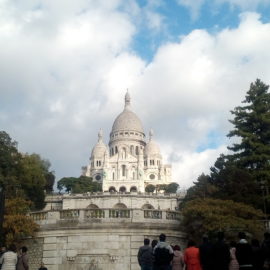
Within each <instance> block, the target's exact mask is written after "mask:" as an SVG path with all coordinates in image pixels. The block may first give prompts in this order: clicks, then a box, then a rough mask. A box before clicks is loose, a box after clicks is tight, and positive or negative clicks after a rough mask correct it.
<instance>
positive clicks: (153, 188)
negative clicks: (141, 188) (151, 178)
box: [145, 184, 156, 192]
mask: <svg viewBox="0 0 270 270" xmlns="http://www.w3.org/2000/svg"><path fill="white" fill-rule="evenodd" d="M155 189H156V187H155V186H154V185H152V184H149V185H147V186H146V187H145V192H154V191H155Z"/></svg>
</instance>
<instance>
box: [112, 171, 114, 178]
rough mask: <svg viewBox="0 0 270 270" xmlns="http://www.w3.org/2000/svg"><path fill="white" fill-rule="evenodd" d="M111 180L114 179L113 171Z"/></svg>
mask: <svg viewBox="0 0 270 270" xmlns="http://www.w3.org/2000/svg"><path fill="white" fill-rule="evenodd" d="M112 180H114V172H113V173H112Z"/></svg>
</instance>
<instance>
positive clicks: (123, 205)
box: [113, 203, 127, 209]
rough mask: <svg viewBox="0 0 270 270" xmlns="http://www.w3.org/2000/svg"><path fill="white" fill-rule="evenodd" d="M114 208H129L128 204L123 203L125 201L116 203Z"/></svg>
mask: <svg viewBox="0 0 270 270" xmlns="http://www.w3.org/2000/svg"><path fill="white" fill-rule="evenodd" d="M113 208H115V209H125V208H127V206H126V205H125V204H123V203H117V204H115V205H114V206H113Z"/></svg>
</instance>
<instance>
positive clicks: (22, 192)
mask: <svg viewBox="0 0 270 270" xmlns="http://www.w3.org/2000/svg"><path fill="white" fill-rule="evenodd" d="M49 167H50V163H49V161H47V160H44V159H42V158H41V157H40V156H39V155H37V154H31V155H30V154H21V153H19V152H18V150H17V142H15V141H13V140H12V139H11V138H10V136H9V135H8V134H7V133H6V132H5V131H0V186H1V188H2V189H3V192H2V193H1V198H2V199H3V198H4V197H5V198H6V200H5V215H4V222H3V233H2V235H1V236H2V238H3V239H1V241H5V242H6V244H10V243H11V242H19V241H20V239H21V238H23V237H26V236H31V235H33V234H34V232H35V231H36V230H37V228H38V226H37V224H35V223H34V221H33V220H32V219H31V218H30V217H29V216H27V213H28V211H29V210H30V208H31V209H41V208H43V206H44V199H45V194H44V191H45V190H47V191H51V190H52V187H53V184H54V173H53V172H52V171H50V170H49ZM3 202H4V199H3V200H2V205H1V219H2V214H3V211H2V210H3V209H2V208H3V206H4V203H3Z"/></svg>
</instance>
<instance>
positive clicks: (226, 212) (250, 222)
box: [182, 198, 263, 240]
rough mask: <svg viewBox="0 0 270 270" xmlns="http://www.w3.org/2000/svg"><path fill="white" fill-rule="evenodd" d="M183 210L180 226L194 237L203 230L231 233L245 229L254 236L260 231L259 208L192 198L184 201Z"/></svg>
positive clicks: (199, 237) (199, 234)
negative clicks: (185, 202)
mask: <svg viewBox="0 0 270 270" xmlns="http://www.w3.org/2000/svg"><path fill="white" fill-rule="evenodd" d="M182 213H183V221H182V226H183V227H184V229H185V231H186V232H187V234H188V235H189V236H190V237H193V238H194V239H196V240H200V239H201V237H202V235H203V234H205V233H208V234H210V235H213V234H214V233H216V232H218V231H226V232H227V234H231V235H236V233H237V232H239V231H245V232H247V233H250V234H252V235H253V237H259V236H260V233H261V232H262V231H263V223H262V222H261V221H260V220H261V219H262V217H263V213H262V212H261V211H260V210H256V209H255V208H253V207H252V206H249V205H245V204H243V203H236V202H233V201H231V200H219V199H212V198H206V199H195V200H192V201H189V202H187V204H186V206H185V208H184V209H183V212H182Z"/></svg>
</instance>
